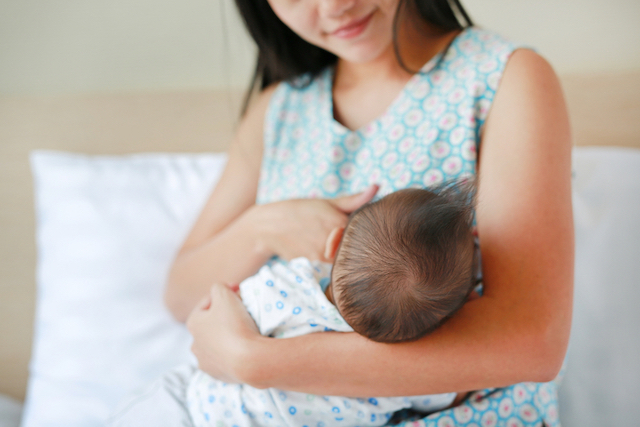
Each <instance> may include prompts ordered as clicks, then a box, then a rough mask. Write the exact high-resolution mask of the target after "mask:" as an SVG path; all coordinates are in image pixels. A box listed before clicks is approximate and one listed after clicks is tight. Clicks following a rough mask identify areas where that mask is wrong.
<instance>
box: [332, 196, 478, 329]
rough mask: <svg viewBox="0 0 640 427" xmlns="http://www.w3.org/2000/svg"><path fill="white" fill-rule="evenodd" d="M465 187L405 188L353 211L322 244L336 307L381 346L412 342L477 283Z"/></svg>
mask: <svg viewBox="0 0 640 427" xmlns="http://www.w3.org/2000/svg"><path fill="white" fill-rule="evenodd" d="M472 201H473V196H472V190H471V187H470V186H466V187H464V186H463V188H460V187H453V186H445V187H442V188H439V189H436V191H434V192H432V191H428V190H423V189H406V190H401V191H397V192H395V193H391V194H389V195H388V196H386V197H383V198H382V199H380V200H378V201H376V202H374V203H370V204H367V205H365V206H363V207H362V208H360V209H359V210H357V211H356V212H354V213H353V214H352V215H351V217H350V219H349V222H348V223H347V226H346V228H345V229H344V230H341V229H336V230H334V232H333V233H332V236H330V237H329V241H328V242H327V253H328V254H329V255H330V256H331V255H333V256H335V258H334V264H333V271H332V273H331V290H330V291H329V293H330V295H331V298H332V299H333V302H334V304H335V305H336V307H337V308H338V310H339V311H340V314H341V315H342V317H344V319H345V320H346V321H347V323H349V325H350V326H351V327H352V328H353V329H354V330H355V331H356V332H358V333H360V334H361V335H364V336H366V337H368V338H370V339H372V340H374V341H379V342H400V341H411V340H416V339H418V338H420V337H422V336H424V335H426V334H428V333H429V332H431V331H433V330H434V329H435V328H437V327H438V326H439V325H440V324H442V322H443V321H444V320H446V319H447V318H449V317H450V316H451V315H452V314H453V313H454V312H455V311H456V310H458V309H459V308H460V307H461V306H462V305H463V304H464V302H465V301H466V299H467V297H468V296H469V293H470V292H471V290H472V289H473V287H474V285H475V271H476V265H477V261H476V255H475V250H474V241H473V234H472V230H471V225H472V224H471V223H472V218H473V205H472Z"/></svg>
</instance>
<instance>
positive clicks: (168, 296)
mask: <svg viewBox="0 0 640 427" xmlns="http://www.w3.org/2000/svg"><path fill="white" fill-rule="evenodd" d="M183 300H184V295H183V292H182V289H181V288H180V286H179V282H178V281H177V279H176V277H175V273H174V270H173V269H172V271H171V272H170V273H169V277H168V278H167V282H166V284H165V288H164V295H163V301H164V305H165V307H166V308H167V310H169V313H171V315H172V316H173V317H174V319H176V320H177V321H178V322H181V323H185V322H186V321H187V317H188V316H189V311H188V310H186V309H185V303H184V301H183Z"/></svg>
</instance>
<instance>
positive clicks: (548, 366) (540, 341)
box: [526, 323, 571, 382]
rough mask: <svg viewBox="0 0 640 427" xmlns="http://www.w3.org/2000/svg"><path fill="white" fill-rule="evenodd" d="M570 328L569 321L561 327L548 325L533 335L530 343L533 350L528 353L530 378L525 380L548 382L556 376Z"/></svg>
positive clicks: (565, 348)
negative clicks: (530, 368)
mask: <svg viewBox="0 0 640 427" xmlns="http://www.w3.org/2000/svg"><path fill="white" fill-rule="evenodd" d="M570 328H571V324H570V323H569V324H568V325H563V326H562V327H558V326H553V327H551V326H549V327H547V328H545V329H543V330H542V331H541V332H540V333H539V334H535V335H534V339H533V340H532V341H533V342H532V343H531V345H532V346H535V350H534V351H533V352H531V354H530V355H529V356H530V357H531V358H530V361H529V363H530V366H532V367H533V369H532V370H531V375H532V378H529V379H526V381H534V382H549V381H553V380H554V379H555V378H556V377H557V376H558V373H559V372H560V369H561V368H562V364H563V362H564V358H565V355H566V352H567V346H568V342H569V330H570Z"/></svg>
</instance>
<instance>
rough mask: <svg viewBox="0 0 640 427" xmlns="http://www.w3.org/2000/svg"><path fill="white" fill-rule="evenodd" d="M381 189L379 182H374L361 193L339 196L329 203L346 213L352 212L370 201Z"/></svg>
mask: <svg viewBox="0 0 640 427" xmlns="http://www.w3.org/2000/svg"><path fill="white" fill-rule="evenodd" d="M379 189H380V186H379V185H378V184H372V185H370V186H369V187H367V189H366V190H364V191H363V192H361V193H357V194H352V195H350V196H342V197H338V198H336V199H333V200H329V203H331V204H332V205H333V206H334V207H335V208H337V209H339V210H341V211H342V212H344V213H351V212H353V211H355V210H356V209H358V208H360V207H361V206H362V205H364V204H365V203H369V202H370V201H371V199H373V196H375V195H376V193H377V192H378V190H379Z"/></svg>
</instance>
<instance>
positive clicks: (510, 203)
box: [189, 50, 573, 396]
mask: <svg viewBox="0 0 640 427" xmlns="http://www.w3.org/2000/svg"><path fill="white" fill-rule="evenodd" d="M479 163H480V173H479V183H478V186H479V190H478V192H479V195H478V208H477V223H478V233H479V237H480V242H481V248H482V256H483V269H484V296H483V297H482V298H479V299H477V300H474V301H472V302H469V303H467V304H466V305H465V306H464V307H463V308H462V309H461V310H460V311H459V312H458V313H457V314H456V316H454V318H452V319H451V320H450V321H449V322H447V323H446V324H445V325H443V326H442V327H441V328H439V329H438V330H437V331H435V332H434V333H433V334H431V335H429V336H427V337H425V338H423V339H421V340H419V341H416V342H411V343H402V344H379V343H374V342H372V341H369V340H367V339H365V338H363V337H361V336H359V335H356V334H338V333H324V334H314V335H307V336H302V337H298V338H291V339H279V340H275V339H270V338H266V337H261V336H259V335H256V334H254V333H252V332H251V331H250V329H249V327H248V326H239V323H240V321H239V322H237V323H236V324H235V325H234V328H235V330H234V331H233V332H229V331H225V330H224V328H218V327H217V326H216V327H215V328H214V329H212V328H211V327H212V326H213V325H214V324H215V321H213V322H211V321H210V320H211V319H209V320H207V317H206V316H207V315H206V314H205V312H201V313H196V316H195V317H194V319H193V321H190V324H189V327H190V330H191V331H192V333H193V334H194V338H195V342H194V349H195V351H196V355H197V356H198V359H199V361H200V366H201V368H202V369H204V370H205V371H208V372H210V373H211V374H212V375H214V376H216V375H217V376H225V377H228V378H234V379H238V380H241V381H243V382H248V383H249V384H251V385H254V386H257V387H277V388H282V389H287V390H298V391H303V392H309V393H318V394H326V395H347V396H362V395H379V396H385V395H387V396H388V395H412V394H428V393H439V392H450V391H460V390H473V389H480V388H484V387H492V386H504V385H507V384H513V383H517V382H522V381H548V380H551V379H552V378H553V377H554V376H555V375H556V374H557V372H558V370H559V369H560V366H561V363H562V360H563V358H564V354H565V351H566V347H567V342H568V337H569V330H570V322H571V308H572V291H573V219H572V209H571V192H570V170H571V168H570V163H571V142H570V132H569V124H568V117H567V112H566V107H565V104H564V100H563V96H562V91H561V88H560V86H559V83H558V80H557V78H556V76H555V74H554V72H553V70H552V69H551V67H550V66H549V65H548V64H547V62H546V61H545V60H544V59H542V58H541V57H540V56H538V55H537V54H535V53H533V52H531V51H527V50H519V51H517V52H515V53H514V55H513V57H512V59H511V60H510V61H509V63H508V65H507V69H506V70H505V74H504V76H503V79H502V83H501V86H500V88H499V91H498V93H497V95H496V99H495V101H494V104H493V107H492V110H491V113H490V117H489V119H488V120H487V124H486V127H485V130H484V136H483V142H482V147H481V151H480V162H479ZM222 293H223V294H224V295H226V296H225V298H224V306H223V304H219V305H217V306H212V307H211V311H210V312H209V314H208V315H209V316H218V317H221V316H222V317H224V316H231V317H233V314H227V313H226V312H225V310H227V308H225V306H226V307H229V306H235V304H238V303H239V301H237V300H236V299H234V296H233V294H231V293H225V292H224V291H222ZM214 311H217V313H216V314H214V313H213V312H214ZM229 322H231V320H229ZM229 355H233V358H231V357H229ZM201 356H202V357H201Z"/></svg>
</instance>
